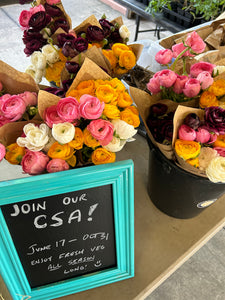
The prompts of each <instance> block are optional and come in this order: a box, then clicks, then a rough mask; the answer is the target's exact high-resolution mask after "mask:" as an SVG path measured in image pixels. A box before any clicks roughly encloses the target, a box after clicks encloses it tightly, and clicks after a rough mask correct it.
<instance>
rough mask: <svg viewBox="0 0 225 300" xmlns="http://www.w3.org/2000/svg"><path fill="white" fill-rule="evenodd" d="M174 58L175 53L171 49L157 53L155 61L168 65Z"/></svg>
mask: <svg viewBox="0 0 225 300" xmlns="http://www.w3.org/2000/svg"><path fill="white" fill-rule="evenodd" d="M172 58H173V52H172V51H171V50H170V49H163V50H160V51H159V52H157V53H156V55H155V60H156V61H157V62H158V63H159V64H161V65H166V64H168V63H169V62H170V61H171V59H172Z"/></svg>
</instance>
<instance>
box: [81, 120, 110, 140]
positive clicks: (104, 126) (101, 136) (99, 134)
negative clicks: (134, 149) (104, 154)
mask: <svg viewBox="0 0 225 300" xmlns="http://www.w3.org/2000/svg"><path fill="white" fill-rule="evenodd" d="M87 129H88V131H90V133H91V135H92V136H93V137H94V138H95V139H96V140H98V141H99V143H100V144H101V145H102V146H106V145H108V144H109V143H110V142H111V141H112V138H113V130H114V126H113V124H112V123H111V122H109V121H106V120H102V119H98V120H93V121H91V122H90V124H89V125H88V126H87Z"/></svg>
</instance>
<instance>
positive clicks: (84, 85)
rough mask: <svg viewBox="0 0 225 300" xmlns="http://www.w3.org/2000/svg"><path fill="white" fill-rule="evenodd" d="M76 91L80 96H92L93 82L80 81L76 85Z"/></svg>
mask: <svg viewBox="0 0 225 300" xmlns="http://www.w3.org/2000/svg"><path fill="white" fill-rule="evenodd" d="M76 90H78V91H79V93H80V94H81V95H84V94H88V95H94V92H95V82H94V80H85V81H81V82H80V83H79V84H78V86H77V87H76Z"/></svg>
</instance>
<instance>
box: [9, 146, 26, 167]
mask: <svg viewBox="0 0 225 300" xmlns="http://www.w3.org/2000/svg"><path fill="white" fill-rule="evenodd" d="M24 155H25V147H20V146H18V145H17V143H13V144H10V145H9V146H7V147H6V153H5V159H6V160H7V161H8V162H9V163H10V164H13V165H18V164H20V163H21V160H22V158H23V156H24Z"/></svg>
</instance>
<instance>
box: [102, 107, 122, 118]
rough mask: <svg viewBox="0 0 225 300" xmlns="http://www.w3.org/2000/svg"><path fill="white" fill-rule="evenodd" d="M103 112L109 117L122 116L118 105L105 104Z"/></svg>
mask: <svg viewBox="0 0 225 300" xmlns="http://www.w3.org/2000/svg"><path fill="white" fill-rule="evenodd" d="M103 114H104V115H105V116H106V117H107V118H109V119H114V120H115V119H119V118H120V110H119V109H118V107H117V106H116V105H112V104H105V107H104V110H103Z"/></svg>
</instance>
